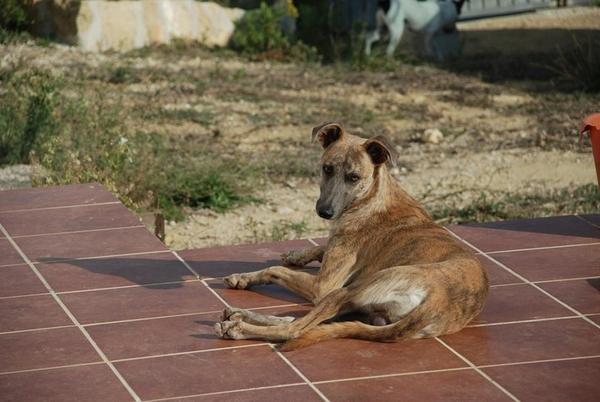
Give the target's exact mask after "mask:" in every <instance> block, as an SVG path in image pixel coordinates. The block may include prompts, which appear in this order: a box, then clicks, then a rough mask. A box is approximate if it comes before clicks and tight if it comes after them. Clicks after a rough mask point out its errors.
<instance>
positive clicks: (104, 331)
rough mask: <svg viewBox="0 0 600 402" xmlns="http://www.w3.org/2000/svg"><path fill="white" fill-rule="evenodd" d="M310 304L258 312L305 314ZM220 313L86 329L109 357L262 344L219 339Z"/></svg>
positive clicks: (116, 357)
mask: <svg viewBox="0 0 600 402" xmlns="http://www.w3.org/2000/svg"><path fill="white" fill-rule="evenodd" d="M307 311H308V307H286V308H274V309H264V310H259V311H257V312H259V313H262V314H271V315H279V316H289V315H292V316H295V317H298V316H302V315H304V314H306V312H307ZM220 320H221V312H218V313H208V314H194V315H186V316H181V317H168V318H159V319H151V320H143V321H130V322H122V323H114V324H103V325H92V326H88V327H87V330H88V332H89V333H90V334H91V335H92V337H93V338H94V340H95V341H96V342H97V343H98V345H99V346H100V348H101V349H102V350H103V351H104V352H105V353H106V355H107V356H108V357H109V358H110V359H114V360H117V359H128V358H133V357H139V356H151V355H157V354H168V353H181V352H191V351H197V350H206V349H219V348H230V347H237V346H240V345H249V344H256V343H262V342H259V341H234V340H224V339H221V338H218V337H217V336H216V335H215V332H214V324H215V323H216V322H217V321H220Z"/></svg>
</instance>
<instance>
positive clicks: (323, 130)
mask: <svg viewBox="0 0 600 402" xmlns="http://www.w3.org/2000/svg"><path fill="white" fill-rule="evenodd" d="M343 136H344V128H343V127H342V126H341V124H339V123H334V122H328V123H323V124H321V125H320V126H317V127H315V128H313V130H312V141H313V142H314V141H315V139H317V140H319V142H320V143H321V146H322V147H323V148H327V147H328V146H330V145H331V144H333V143H334V142H336V141H338V140H340V139H341V138H342V137H343Z"/></svg>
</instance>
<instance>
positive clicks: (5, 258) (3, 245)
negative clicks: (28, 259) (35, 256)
mask: <svg viewBox="0 0 600 402" xmlns="http://www.w3.org/2000/svg"><path fill="white" fill-rule="evenodd" d="M24 262H25V261H23V259H22V258H21V256H20V255H19V253H18V252H17V250H15V248H14V247H13V246H12V245H11V244H10V243H9V241H8V240H6V239H0V266H2V265H10V264H23V263H24Z"/></svg>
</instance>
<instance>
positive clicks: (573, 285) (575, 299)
mask: <svg viewBox="0 0 600 402" xmlns="http://www.w3.org/2000/svg"><path fill="white" fill-rule="evenodd" d="M539 286H540V287H541V288H542V289H544V290H546V291H547V292H549V293H550V294H551V295H553V296H555V297H557V298H558V299H560V300H562V301H563V302H565V303H567V304H568V305H569V306H571V307H573V308H574V309H575V310H577V311H579V312H580V313H583V314H593V313H600V278H596V279H582V280H573V281H564V282H549V283H540V284H539Z"/></svg>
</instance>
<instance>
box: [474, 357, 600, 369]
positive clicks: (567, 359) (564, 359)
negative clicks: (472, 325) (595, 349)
mask: <svg viewBox="0 0 600 402" xmlns="http://www.w3.org/2000/svg"><path fill="white" fill-rule="evenodd" d="M598 358H600V355H589V356H574V357H558V358H556V359H543V360H525V361H520V362H510V363H496V364H482V365H481V366H477V367H479V368H494V367H506V366H518V365H520V364H540V363H553V362H568V361H572V360H585V359H598Z"/></svg>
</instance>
